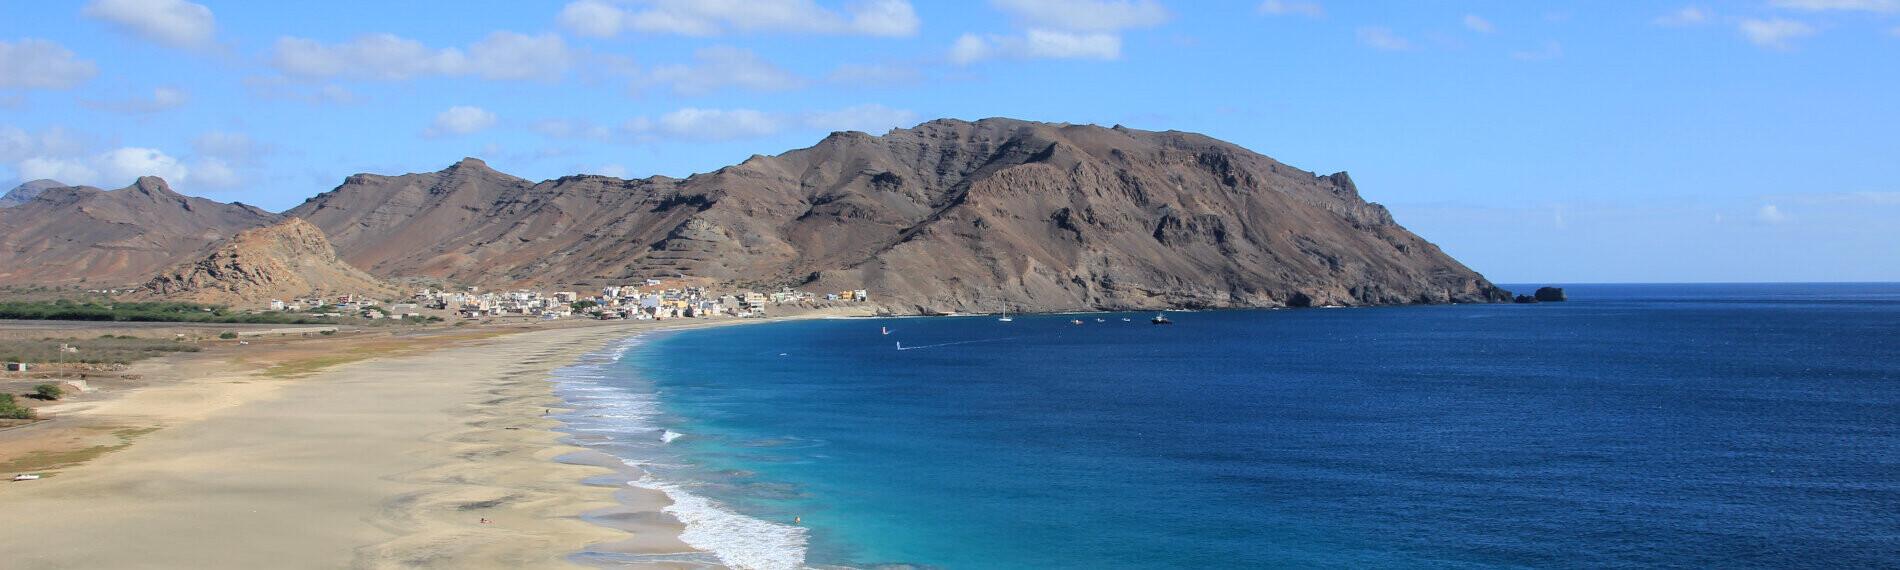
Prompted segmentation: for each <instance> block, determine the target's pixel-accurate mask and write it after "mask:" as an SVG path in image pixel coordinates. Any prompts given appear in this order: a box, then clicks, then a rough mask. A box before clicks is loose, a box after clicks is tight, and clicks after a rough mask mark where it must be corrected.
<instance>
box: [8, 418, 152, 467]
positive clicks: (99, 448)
mask: <svg viewBox="0 0 1900 570" xmlns="http://www.w3.org/2000/svg"><path fill="white" fill-rule="evenodd" d="M154 431H158V428H155V427H141V428H121V429H116V430H113V431H112V436H113V437H115V438H118V442H117V443H114V444H111V445H95V446H92V447H84V448H80V449H66V450H59V451H44V450H42V451H35V452H32V453H28V454H26V455H22V456H20V457H15V458H13V459H11V460H8V461H5V462H0V473H29V472H33V471H45V470H52V469H63V468H66V467H72V466H74V465H79V464H81V463H85V462H87V461H92V460H93V459H96V458H98V457H99V456H101V455H105V454H107V453H112V452H114V451H118V450H121V449H125V448H126V447H127V446H130V445H132V440H134V439H138V438H139V436H143V435H145V434H148V433H152V432H154Z"/></svg>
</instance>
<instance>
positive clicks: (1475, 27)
mask: <svg viewBox="0 0 1900 570" xmlns="http://www.w3.org/2000/svg"><path fill="white" fill-rule="evenodd" d="M1464 24H1465V29H1467V30H1471V31H1474V32H1478V33H1481V34H1488V33H1491V32H1493V31H1496V30H1497V27H1496V26H1493V25H1491V21H1490V20H1486V19H1484V17H1482V16H1479V15H1477V14H1465V19H1464Z"/></svg>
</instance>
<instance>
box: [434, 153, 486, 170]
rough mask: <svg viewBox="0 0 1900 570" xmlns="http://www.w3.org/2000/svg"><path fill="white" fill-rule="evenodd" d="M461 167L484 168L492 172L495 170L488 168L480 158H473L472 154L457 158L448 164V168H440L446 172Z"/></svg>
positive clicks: (460, 168)
mask: <svg viewBox="0 0 1900 570" xmlns="http://www.w3.org/2000/svg"><path fill="white" fill-rule="evenodd" d="M462 169H474V170H486V171H490V172H493V171H494V170H495V169H493V168H489V167H488V163H487V162H484V161H483V160H482V159H479V158H475V157H472V156H465V157H462V160H458V161H456V162H455V164H451V165H449V167H448V168H444V169H442V170H443V172H448V171H454V170H462Z"/></svg>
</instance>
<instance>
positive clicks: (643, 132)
mask: <svg viewBox="0 0 1900 570" xmlns="http://www.w3.org/2000/svg"><path fill="white" fill-rule="evenodd" d="M916 120H917V114H916V113H913V112H911V111H906V110H902V109H892V108H890V107H885V106H883V105H877V104H866V105H857V106H854V107H846V108H843V109H837V110H830V111H811V112H805V113H772V112H766V111H759V110H755V109H702V108H696V107H686V108H683V109H679V110H676V111H673V112H670V113H666V114H664V115H660V116H659V117H657V118H648V117H638V118H635V119H632V120H629V121H627V122H626V123H625V124H623V125H621V130H623V131H625V132H627V133H628V134H631V135H633V136H634V138H635V140H638V141H642V142H651V141H655V140H661V139H672V140H685V141H701V142H707V141H730V140H741V139H751V138H760V137H767V136H772V135H776V134H779V133H782V132H785V131H787V130H792V129H801V128H802V129H816V130H825V131H835V130H855V131H866V132H883V131H886V130H889V129H891V128H894V127H900V126H907V125H910V124H912V123H915V122H916Z"/></svg>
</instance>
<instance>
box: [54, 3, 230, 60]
mask: <svg viewBox="0 0 1900 570" xmlns="http://www.w3.org/2000/svg"><path fill="white" fill-rule="evenodd" d="M80 13H81V14H84V15H85V16H86V17H88V18H92V19H95V20H100V21H104V22H106V23H109V24H111V25H113V26H114V27H117V28H119V29H121V30H124V31H126V32H130V33H132V34H133V35H136V36H138V37H141V38H144V39H146V40H149V41H152V42H155V43H158V44H162V45H167V46H171V47H178V48H199V47H205V46H207V45H210V44H211V39H212V35H213V34H215V33H216V32H217V27H218V23H217V18H216V17H214V16H212V15H211V9H210V8H206V7H204V5H202V4H193V3H191V2H186V1H184V0H93V1H92V2H90V3H87V4H86V7H85V9H84V10H81V11H80Z"/></svg>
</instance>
